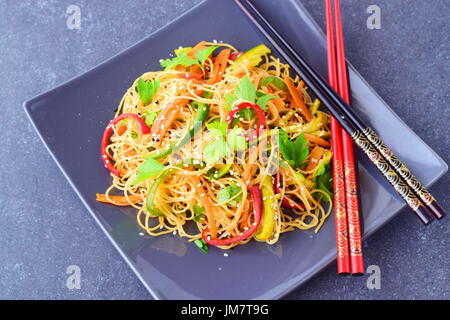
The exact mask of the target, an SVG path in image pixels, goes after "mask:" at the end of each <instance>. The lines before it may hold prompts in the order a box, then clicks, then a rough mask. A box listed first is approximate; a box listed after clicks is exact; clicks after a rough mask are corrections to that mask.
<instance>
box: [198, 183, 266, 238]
mask: <svg viewBox="0 0 450 320" xmlns="http://www.w3.org/2000/svg"><path fill="white" fill-rule="evenodd" d="M250 194H251V196H252V199H253V211H254V213H255V221H254V222H253V224H252V226H251V227H250V228H249V229H248V230H247V231H245V232H244V233H242V234H241V235H239V236H236V237H232V238H228V239H214V238H211V237H209V236H208V235H207V233H208V231H209V230H208V229H205V230H203V232H202V238H203V240H205V242H206V243H207V244H210V245H213V246H226V245H229V244H232V243H235V242H239V241H243V240H245V239H247V238H248V237H250V236H251V235H252V234H253V233H254V232H255V231H256V229H258V227H259V224H260V223H261V216H262V211H263V203H262V196H261V191H260V190H259V188H258V187H257V186H253V187H251V188H250Z"/></svg>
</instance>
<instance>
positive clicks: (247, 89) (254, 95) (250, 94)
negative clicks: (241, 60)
mask: <svg viewBox="0 0 450 320" xmlns="http://www.w3.org/2000/svg"><path fill="white" fill-rule="evenodd" d="M234 93H235V94H234V95H233V94H226V95H225V101H226V104H227V106H228V110H231V106H232V105H233V104H234V103H235V102H236V100H245V101H249V102H251V103H255V102H256V104H258V105H259V106H260V107H261V109H263V110H264V109H265V108H266V107H267V102H268V101H270V100H272V99H275V98H278V97H277V96H273V95H270V94H264V93H263V92H261V91H257V90H256V87H255V85H254V84H253V83H252V82H251V80H250V79H249V77H248V76H247V75H245V76H244V77H242V79H241V81H240V82H239V84H238V85H237V87H236V88H234ZM239 116H240V117H244V118H245V119H246V120H250V119H252V118H253V117H254V116H255V110H253V109H243V110H241V111H239Z"/></svg>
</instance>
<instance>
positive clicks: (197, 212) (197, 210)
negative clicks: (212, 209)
mask: <svg viewBox="0 0 450 320" xmlns="http://www.w3.org/2000/svg"><path fill="white" fill-rule="evenodd" d="M203 212H205V209H203V208H202V207H200V206H198V205H196V204H194V208H193V213H194V218H193V219H192V220H194V221H195V222H200V221H201V220H202V219H203V218H205V215H204V214H203Z"/></svg>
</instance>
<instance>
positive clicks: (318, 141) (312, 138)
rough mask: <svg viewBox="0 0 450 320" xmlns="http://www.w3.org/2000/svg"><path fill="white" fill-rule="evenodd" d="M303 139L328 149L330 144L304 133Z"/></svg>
mask: <svg viewBox="0 0 450 320" xmlns="http://www.w3.org/2000/svg"><path fill="white" fill-rule="evenodd" d="M303 137H305V139H306V140H308V141H309V142H314V143H315V144H318V145H319V146H322V147H326V148H328V147H329V146H330V143H329V142H328V141H326V140H324V139H322V138H319V137H317V136H315V135H312V134H309V133H304V134H303Z"/></svg>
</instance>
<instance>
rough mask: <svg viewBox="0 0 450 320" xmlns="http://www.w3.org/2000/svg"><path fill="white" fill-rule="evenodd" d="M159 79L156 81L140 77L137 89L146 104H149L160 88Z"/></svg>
mask: <svg viewBox="0 0 450 320" xmlns="http://www.w3.org/2000/svg"><path fill="white" fill-rule="evenodd" d="M159 83H160V82H159V80H154V81H145V80H144V79H142V78H141V79H139V81H138V84H137V91H138V93H139V97H140V99H141V101H142V102H143V103H144V104H148V103H149V102H150V101H151V100H152V98H153V96H154V95H155V93H156V91H158V88H159Z"/></svg>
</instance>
